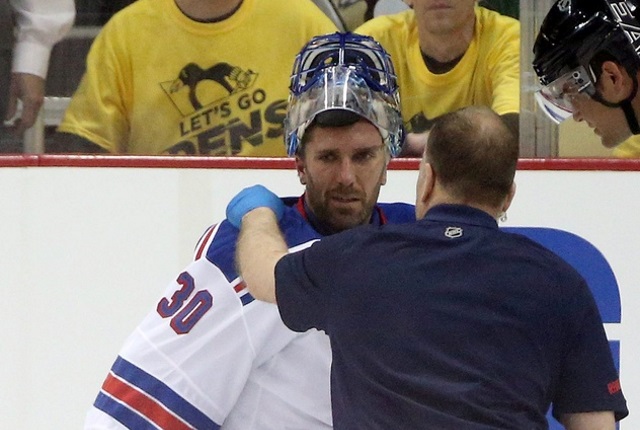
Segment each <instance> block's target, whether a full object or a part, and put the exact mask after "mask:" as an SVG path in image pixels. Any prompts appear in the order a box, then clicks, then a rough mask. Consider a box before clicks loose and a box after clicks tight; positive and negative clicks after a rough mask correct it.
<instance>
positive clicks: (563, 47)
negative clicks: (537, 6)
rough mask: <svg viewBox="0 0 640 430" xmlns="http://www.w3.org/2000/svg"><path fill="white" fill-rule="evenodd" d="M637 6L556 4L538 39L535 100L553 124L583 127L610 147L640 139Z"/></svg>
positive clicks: (633, 2) (587, 1)
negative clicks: (570, 121)
mask: <svg viewBox="0 0 640 430" xmlns="http://www.w3.org/2000/svg"><path fill="white" fill-rule="evenodd" d="M639 12H640V10H638V0H626V1H613V0H558V1H556V3H555V4H554V5H553V6H552V7H551V10H550V11H549V13H548V14H547V16H546V17H545V19H544V21H543V23H542V26H541V28H540V32H539V34H538V36H537V38H536V41H535V44H534V47H533V52H534V60H533V68H534V70H535V72H536V74H537V75H538V78H539V79H540V83H541V84H542V88H541V89H540V90H539V91H538V92H537V93H536V99H537V101H538V103H539V105H540V106H541V107H542V109H543V110H544V112H545V113H546V114H547V115H548V116H549V117H550V118H551V119H553V120H554V121H555V122H556V123H560V122H562V121H563V120H565V119H566V118H568V117H570V116H573V118H574V119H575V120H576V121H585V122H586V123H587V124H588V125H589V126H590V127H591V128H593V129H594V132H595V133H596V134H597V135H599V136H600V138H601V141H602V144H603V145H604V146H606V147H614V146H616V145H618V144H619V143H621V142H622V141H624V140H625V139H627V138H628V137H630V136H631V135H632V134H640V125H639V123H638V122H639V117H640V97H639V96H638V79H639V78H640V74H639V67H640V58H639V50H640V38H639V36H640V20H639V17H638V13H639Z"/></svg>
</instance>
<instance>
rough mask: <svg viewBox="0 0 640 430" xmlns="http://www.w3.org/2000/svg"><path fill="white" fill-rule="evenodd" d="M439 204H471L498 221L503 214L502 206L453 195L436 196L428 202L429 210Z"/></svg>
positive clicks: (470, 205)
mask: <svg viewBox="0 0 640 430" xmlns="http://www.w3.org/2000/svg"><path fill="white" fill-rule="evenodd" d="M438 205H463V206H469V207H472V208H475V209H479V210H481V211H483V212H486V213H487V214H489V215H491V217H492V218H493V219H495V220H496V221H497V220H498V219H499V218H500V217H501V216H502V214H503V211H502V208H501V207H496V206H492V205H486V204H480V203H477V202H471V201H465V200H461V199H456V198H453V197H451V196H446V195H445V196H434V197H432V198H431V200H430V201H429V203H428V206H427V212H428V211H429V209H431V208H433V207H435V206H438Z"/></svg>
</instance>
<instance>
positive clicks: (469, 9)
mask: <svg viewBox="0 0 640 430" xmlns="http://www.w3.org/2000/svg"><path fill="white" fill-rule="evenodd" d="M475 3H476V1H475V0H410V1H408V2H407V4H409V5H410V6H412V7H413V10H414V11H415V13H416V18H417V19H418V23H419V25H420V27H421V28H423V29H424V30H426V31H427V32H429V33H434V34H439V35H443V34H448V33H451V32H455V31H459V30H461V29H462V28H465V27H466V26H468V25H473V24H474V22H475V12H474V6H475Z"/></svg>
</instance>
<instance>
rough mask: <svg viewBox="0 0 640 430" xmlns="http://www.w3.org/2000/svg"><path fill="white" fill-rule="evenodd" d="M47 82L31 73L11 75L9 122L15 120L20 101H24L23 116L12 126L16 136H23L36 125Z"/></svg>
mask: <svg viewBox="0 0 640 430" xmlns="http://www.w3.org/2000/svg"><path fill="white" fill-rule="evenodd" d="M44 87H45V80H44V79H43V78H41V77H40V76H36V75H31V74H29V73H13V74H11V86H10V88H9V107H8V109H7V118H6V119H7V120H11V119H13V117H14V116H15V115H16V112H17V109H18V100H21V101H22V114H21V116H20V118H17V119H16V120H15V121H14V123H13V125H12V126H11V127H12V128H13V129H14V131H15V133H16V134H22V133H23V132H24V131H25V130H26V129H28V128H30V127H31V126H33V124H35V122H36V118H38V113H39V112H40V108H41V107H42V104H43V103H44Z"/></svg>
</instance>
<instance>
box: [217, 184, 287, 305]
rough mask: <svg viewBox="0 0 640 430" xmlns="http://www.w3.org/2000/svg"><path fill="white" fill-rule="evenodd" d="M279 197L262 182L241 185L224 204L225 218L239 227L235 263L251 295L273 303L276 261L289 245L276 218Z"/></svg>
mask: <svg viewBox="0 0 640 430" xmlns="http://www.w3.org/2000/svg"><path fill="white" fill-rule="evenodd" d="M283 211H284V204H283V203H282V200H280V198H279V197H278V196H276V195H275V194H273V193H272V192H271V191H269V190H268V189H266V188H265V187H263V186H262V185H254V186H252V187H248V188H245V189H244V190H242V191H241V192H240V193H238V194H237V195H236V196H235V197H234V198H233V199H231V201H230V202H229V205H228V206H227V220H228V221H229V222H230V223H231V224H233V225H234V226H236V227H237V228H239V229H240V236H239V237H238V243H237V245H236V264H237V267H238V272H239V273H240V276H242V278H243V279H244V283H245V285H246V286H247V288H248V289H249V291H250V292H251V295H253V297H254V298H256V299H258V300H262V301H265V302H269V303H275V302H276V281H275V267H276V263H278V261H280V259H281V258H282V257H284V256H285V255H287V253H288V250H289V248H288V247H287V243H286V242H285V240H284V237H282V233H281V231H280V227H279V226H278V221H279V219H280V218H281V217H282V213H283Z"/></svg>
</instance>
